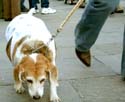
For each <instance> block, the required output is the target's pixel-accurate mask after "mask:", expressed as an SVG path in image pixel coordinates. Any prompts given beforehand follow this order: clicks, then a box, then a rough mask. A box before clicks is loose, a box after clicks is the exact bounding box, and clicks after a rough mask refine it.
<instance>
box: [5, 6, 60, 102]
mask: <svg viewBox="0 0 125 102" xmlns="http://www.w3.org/2000/svg"><path fill="white" fill-rule="evenodd" d="M34 11H35V9H34V8H32V9H31V10H30V11H29V12H28V13H27V14H20V15H18V16H17V17H15V18H14V19H13V20H12V21H11V22H10V23H9V25H8V26H7V28H6V31H5V37H6V40H7V46H6V53H7V56H8V58H9V60H10V62H11V63H12V65H13V67H14V69H13V76H14V81H15V83H14V88H15V90H16V92H17V93H23V92H24V87H23V82H26V83H27V86H28V92H29V94H30V96H31V97H32V98H33V99H40V98H41V97H42V96H43V93H44V83H45V81H46V80H47V79H49V82H50V101H53V102H59V101H60V98H59V97H58V95H57V86H58V70H57V67H56V64H55V57H56V50H55V42H54V39H53V40H52V41H50V39H51V38H52V35H51V33H50V32H49V30H48V29H47V27H46V25H45V23H44V22H43V21H42V20H41V19H39V18H36V17H34V16H33V13H34ZM49 41H50V43H49V44H47V43H48V42H49Z"/></svg>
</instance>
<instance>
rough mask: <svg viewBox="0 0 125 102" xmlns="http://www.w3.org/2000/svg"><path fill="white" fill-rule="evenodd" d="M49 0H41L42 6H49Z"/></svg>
mask: <svg viewBox="0 0 125 102" xmlns="http://www.w3.org/2000/svg"><path fill="white" fill-rule="evenodd" d="M48 7H49V0H41V8H48Z"/></svg>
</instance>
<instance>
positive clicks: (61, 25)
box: [32, 0, 84, 53]
mask: <svg viewBox="0 0 125 102" xmlns="http://www.w3.org/2000/svg"><path fill="white" fill-rule="evenodd" d="M83 1H84V0H79V1H78V2H77V3H76V5H75V6H74V7H73V8H72V10H71V11H70V12H69V13H68V15H67V16H66V17H65V19H64V20H63V22H62V23H61V24H60V26H59V28H57V30H56V33H55V35H52V37H51V38H50V39H49V41H48V42H47V44H46V45H47V46H48V45H49V44H50V42H51V41H52V40H54V38H56V37H57V36H58V34H59V33H60V32H61V31H62V29H63V27H64V25H65V24H66V23H67V21H68V20H69V19H70V17H71V16H72V15H73V13H74V12H75V11H76V10H77V9H78V8H79V6H80V5H81V4H82V3H83ZM44 46H45V45H42V46H40V47H38V48H37V49H35V50H33V51H32V53H34V52H36V51H37V50H39V49H40V48H42V47H44Z"/></svg>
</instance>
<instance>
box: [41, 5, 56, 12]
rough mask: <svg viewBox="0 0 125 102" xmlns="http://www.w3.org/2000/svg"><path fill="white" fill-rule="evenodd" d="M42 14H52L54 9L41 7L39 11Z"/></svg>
mask: <svg viewBox="0 0 125 102" xmlns="http://www.w3.org/2000/svg"><path fill="white" fill-rule="evenodd" d="M41 13H42V14H52V13H56V10H55V9H52V8H50V7H49V8H42V11H41Z"/></svg>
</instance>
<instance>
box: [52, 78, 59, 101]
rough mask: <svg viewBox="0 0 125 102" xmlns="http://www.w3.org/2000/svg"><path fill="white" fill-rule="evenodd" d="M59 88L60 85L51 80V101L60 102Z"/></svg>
mask: <svg viewBox="0 0 125 102" xmlns="http://www.w3.org/2000/svg"><path fill="white" fill-rule="evenodd" d="M57 86H58V84H57V83H56V82H54V81H52V80H51V82H50V101H52V102H59V101H60V98H59V97H58V95H57Z"/></svg>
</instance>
